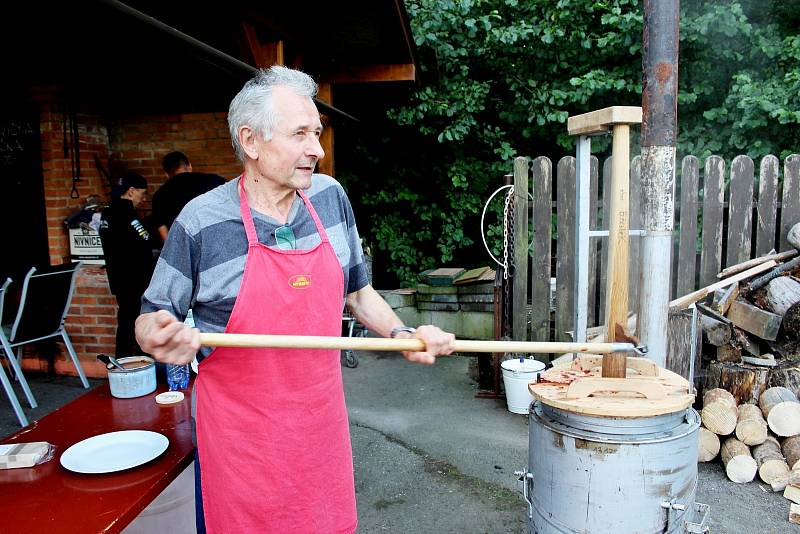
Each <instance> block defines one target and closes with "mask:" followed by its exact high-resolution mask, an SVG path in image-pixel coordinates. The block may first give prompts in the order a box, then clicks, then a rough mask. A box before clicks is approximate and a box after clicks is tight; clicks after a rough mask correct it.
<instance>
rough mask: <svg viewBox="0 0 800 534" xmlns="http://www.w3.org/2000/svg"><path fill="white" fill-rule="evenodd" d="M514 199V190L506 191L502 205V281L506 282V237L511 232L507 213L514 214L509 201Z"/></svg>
mask: <svg viewBox="0 0 800 534" xmlns="http://www.w3.org/2000/svg"><path fill="white" fill-rule="evenodd" d="M513 197H514V188H513V187H510V188H509V189H508V194H507V195H506V201H505V203H504V204H503V280H508V241H509V239H508V235H509V233H511V235H513V232H511V231H510V230H509V223H510V222H511V221H510V216H509V212H511V213H513V212H514V207H513V206H512V205H511V200H512V199H513Z"/></svg>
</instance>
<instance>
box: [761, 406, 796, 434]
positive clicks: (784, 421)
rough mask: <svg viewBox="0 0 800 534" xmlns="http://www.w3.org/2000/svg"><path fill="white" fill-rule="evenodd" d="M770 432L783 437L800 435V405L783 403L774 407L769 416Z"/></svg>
mask: <svg viewBox="0 0 800 534" xmlns="http://www.w3.org/2000/svg"><path fill="white" fill-rule="evenodd" d="M767 424H768V425H769V428H770V430H772V431H773V432H774V433H775V434H776V435H778V436H781V437H790V436H797V435H798V434H800V403H798V402H796V401H795V402H781V403H778V404H776V405H775V406H773V407H772V409H771V410H770V412H769V415H768V416H767Z"/></svg>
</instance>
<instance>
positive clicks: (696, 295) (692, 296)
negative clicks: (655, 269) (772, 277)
mask: <svg viewBox="0 0 800 534" xmlns="http://www.w3.org/2000/svg"><path fill="white" fill-rule="evenodd" d="M776 265H777V263H775V260H769V261H766V262H764V263H762V264H761V265H756V266H755V267H751V268H750V269H747V270H746V271H743V272H741V273H739V274H736V275H734V276H731V277H730V278H726V279H725V280H720V281H719V282H715V283H713V284H711V285H710V286H706V287H702V288H700V289H698V290H697V291H693V292H691V293H689V294H688V295H684V296H682V297H678V298H676V299H675V300H673V301H672V302H670V303H669V307H670V309H677V310H680V309H683V308H686V307H687V306H689V305H690V304H692V303H693V302H697V301H698V300H700V299H702V298H703V297H705V296H706V295H708V294H709V293H712V292H714V291H716V290H717V289H720V288H723V287H728V286H729V285H731V284H735V283H736V282H739V281H741V280H744V279H745V278H750V277H751V276H755V275H757V274H758V273H762V272H764V271H766V270H768V269H772V268H773V267H775V266H776Z"/></svg>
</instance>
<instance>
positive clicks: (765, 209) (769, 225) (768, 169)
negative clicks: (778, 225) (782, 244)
mask: <svg viewBox="0 0 800 534" xmlns="http://www.w3.org/2000/svg"><path fill="white" fill-rule="evenodd" d="M779 165H780V162H779V161H778V158H776V157H775V156H773V155H769V156H765V157H764V158H763V159H762V160H761V168H760V170H759V179H758V217H756V256H763V255H764V254H767V253H769V251H770V250H772V249H774V248H775V220H776V218H777V215H778V166H779Z"/></svg>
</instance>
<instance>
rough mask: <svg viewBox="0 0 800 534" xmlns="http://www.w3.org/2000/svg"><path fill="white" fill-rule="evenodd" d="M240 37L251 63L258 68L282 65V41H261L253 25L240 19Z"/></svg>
mask: <svg viewBox="0 0 800 534" xmlns="http://www.w3.org/2000/svg"><path fill="white" fill-rule="evenodd" d="M242 38H243V45H244V47H245V48H246V49H247V50H246V51H247V52H248V54H249V55H250V57H251V58H252V59H253V65H254V66H255V67H257V68H259V69H261V68H265V67H271V66H272V65H283V64H284V62H283V41H280V40H279V41H275V42H270V43H262V42H261V41H260V40H259V38H258V32H257V31H256V28H255V26H253V25H252V24H250V23H249V22H245V21H242Z"/></svg>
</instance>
